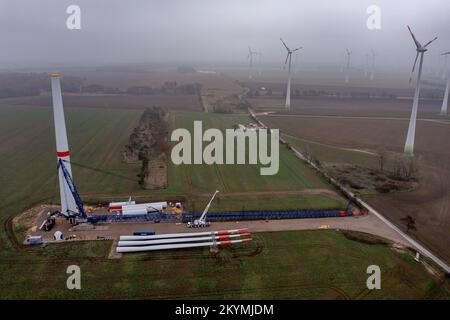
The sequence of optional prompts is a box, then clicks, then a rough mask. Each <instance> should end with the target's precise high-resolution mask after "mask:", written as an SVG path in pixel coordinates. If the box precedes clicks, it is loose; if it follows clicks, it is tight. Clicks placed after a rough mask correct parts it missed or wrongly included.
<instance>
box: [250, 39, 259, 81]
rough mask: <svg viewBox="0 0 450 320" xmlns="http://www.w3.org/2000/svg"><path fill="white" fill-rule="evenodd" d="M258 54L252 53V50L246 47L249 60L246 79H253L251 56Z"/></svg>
mask: <svg viewBox="0 0 450 320" xmlns="http://www.w3.org/2000/svg"><path fill="white" fill-rule="evenodd" d="M256 54H258V53H257V52H256V51H252V48H250V46H248V56H247V58H248V59H249V63H250V65H249V70H248V78H249V79H252V78H253V56H254V55H256Z"/></svg>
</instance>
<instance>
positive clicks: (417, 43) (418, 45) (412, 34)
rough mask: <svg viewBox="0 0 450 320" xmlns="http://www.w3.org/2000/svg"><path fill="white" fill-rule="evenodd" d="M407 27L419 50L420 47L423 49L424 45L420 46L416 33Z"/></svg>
mask: <svg viewBox="0 0 450 320" xmlns="http://www.w3.org/2000/svg"><path fill="white" fill-rule="evenodd" d="M407 27H408V30H409V33H410V34H411V37H412V38H413V40H414V43H415V44H416V47H417V49H419V48H420V47H422V45H421V44H420V42H419V41H417V39H416V36H415V35H414V33H413V32H412V31H411V28H410V27H409V26H407Z"/></svg>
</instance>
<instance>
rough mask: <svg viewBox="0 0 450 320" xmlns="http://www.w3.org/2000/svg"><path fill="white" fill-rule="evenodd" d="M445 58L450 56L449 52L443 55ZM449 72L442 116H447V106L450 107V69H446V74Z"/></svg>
mask: <svg viewBox="0 0 450 320" xmlns="http://www.w3.org/2000/svg"><path fill="white" fill-rule="evenodd" d="M442 55H443V56H448V55H450V51H449V52H445V53H443V54H442ZM445 72H447V85H446V87H445V93H444V100H443V101H442V109H441V115H442V116H445V115H447V106H448V93H449V91H450V68H449V70H446V69H445V67H444V73H445Z"/></svg>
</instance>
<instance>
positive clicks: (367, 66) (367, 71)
mask: <svg viewBox="0 0 450 320" xmlns="http://www.w3.org/2000/svg"><path fill="white" fill-rule="evenodd" d="M365 57H366V64H365V65H364V77H367V76H368V75H369V54H368V53H366V55H365Z"/></svg>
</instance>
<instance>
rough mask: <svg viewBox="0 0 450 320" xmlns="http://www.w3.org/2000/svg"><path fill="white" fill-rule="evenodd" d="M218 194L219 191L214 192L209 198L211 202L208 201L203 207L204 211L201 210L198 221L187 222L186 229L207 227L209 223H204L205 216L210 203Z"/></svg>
mask: <svg viewBox="0 0 450 320" xmlns="http://www.w3.org/2000/svg"><path fill="white" fill-rule="evenodd" d="M218 193H219V190H216V192H214V194H213V196H212V197H211V200H209V202H208V204H207V205H206V207H205V210H203V213H202V215H201V216H200V218H199V219H196V220H194V222H188V223H187V227H188V228H205V227H209V222H206V214H207V213H208V210H209V207H210V206H211V203H212V201H213V200H214V198H215V197H216V194H218Z"/></svg>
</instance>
